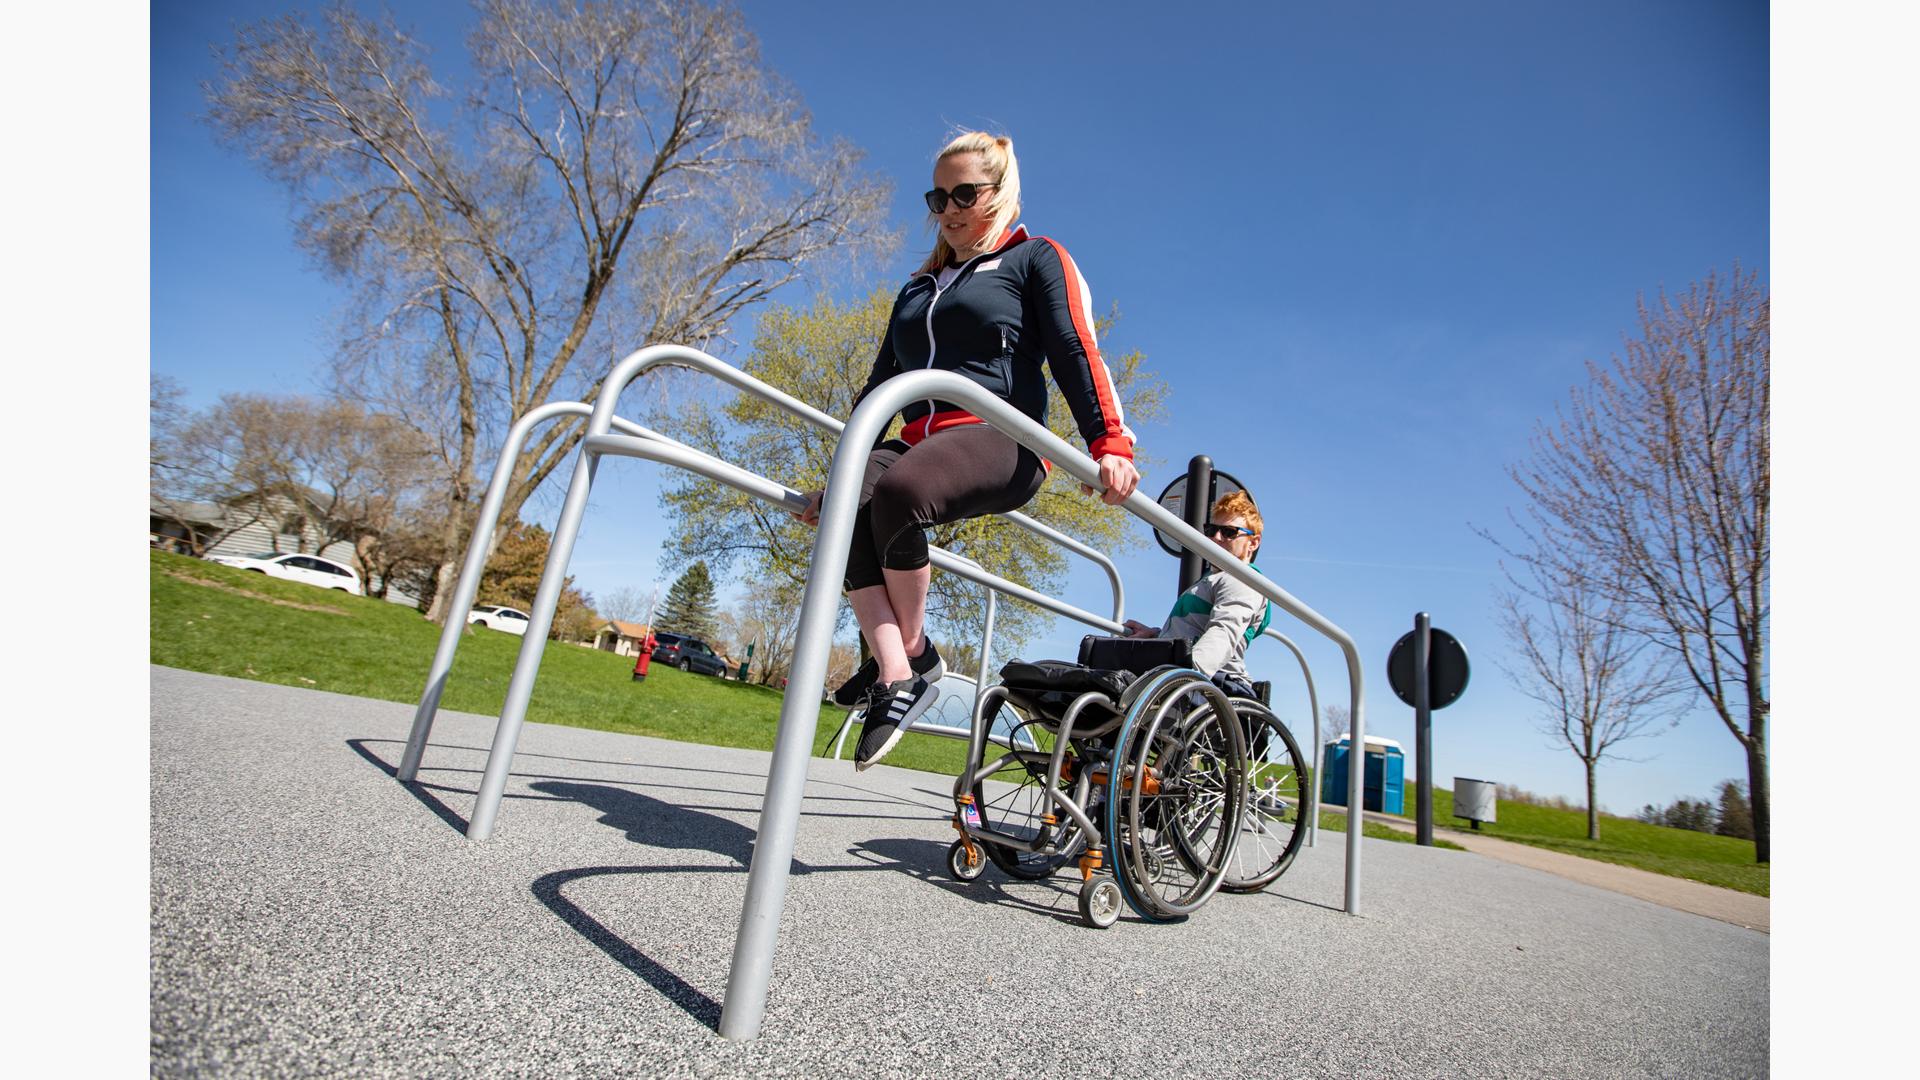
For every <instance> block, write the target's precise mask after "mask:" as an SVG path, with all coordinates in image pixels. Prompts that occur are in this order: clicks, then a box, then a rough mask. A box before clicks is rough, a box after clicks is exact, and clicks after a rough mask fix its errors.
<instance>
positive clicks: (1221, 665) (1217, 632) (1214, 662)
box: [1156, 570, 1273, 679]
mask: <svg viewBox="0 0 1920 1080" xmlns="http://www.w3.org/2000/svg"><path fill="white" fill-rule="evenodd" d="M1272 619H1273V612H1272V611H1271V610H1270V609H1269V608H1268V606H1267V598H1266V597H1264V596H1261V595H1260V594H1259V593H1257V592H1255V591H1254V590H1253V587H1252V586H1250V585H1247V584H1244V583H1243V582H1241V581H1240V580H1239V579H1237V578H1233V577H1229V576H1227V574H1226V572H1225V571H1221V570H1215V571H1214V572H1213V573H1211V574H1208V575H1207V576H1205V577H1203V578H1201V579H1200V580H1199V581H1197V582H1195V583H1194V585H1193V588H1191V589H1188V590H1187V591H1186V592H1183V593H1181V594H1180V598H1179V599H1178V600H1175V601H1174V602H1173V610H1172V611H1170V612H1168V613H1167V622H1166V625H1165V626H1163V627H1161V628H1160V633H1159V634H1158V635H1156V636H1158V637H1163V638H1186V639H1188V640H1190V641H1192V642H1193V666H1194V667H1195V668H1196V669H1198V670H1199V671H1200V673H1201V674H1203V675H1208V676H1211V675H1216V674H1219V673H1221V672H1225V673H1226V674H1228V675H1233V676H1236V677H1238V678H1241V679H1245V678H1246V677H1247V664H1246V656H1247V646H1248V645H1250V644H1252V643H1253V639H1254V638H1256V637H1259V636H1260V631H1262V630H1265V629H1266V628H1267V624H1268V623H1269V622H1271V621H1272Z"/></svg>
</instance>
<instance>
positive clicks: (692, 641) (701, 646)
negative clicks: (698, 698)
mask: <svg viewBox="0 0 1920 1080" xmlns="http://www.w3.org/2000/svg"><path fill="white" fill-rule="evenodd" d="M654 641H655V642H656V644H655V645H654V647H653V659H654V662H655V663H658V664H672V665H673V666H674V667H677V668H679V669H680V670H681V671H697V672H699V673H700V674H702V675H724V674H725V673H726V670H727V665H726V662H725V661H723V660H721V659H720V657H719V655H718V654H716V653H715V652H714V651H713V647H712V646H710V645H708V644H707V643H706V642H704V641H701V640H700V639H699V638H690V637H687V636H686V635H684V634H655V635H654Z"/></svg>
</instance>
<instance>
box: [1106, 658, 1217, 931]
mask: <svg viewBox="0 0 1920 1080" xmlns="http://www.w3.org/2000/svg"><path fill="white" fill-rule="evenodd" d="M1155 680H1156V682H1157V683H1158V685H1156V686H1152V687H1149V688H1148V689H1147V690H1146V691H1144V692H1142V693H1141V694H1140V695H1139V696H1138V697H1137V698H1136V699H1135V701H1134V703H1133V706H1132V708H1130V709H1129V710H1128V714H1127V718H1126V721H1125V722H1124V723H1123V724H1122V726H1121V729H1120V737H1119V741H1118V743H1117V744H1116V746H1115V749H1114V761H1115V763H1116V767H1115V768H1114V769H1113V770H1112V773H1111V776H1110V779H1109V780H1108V791H1107V829H1108V836H1109V839H1110V841H1111V847H1112V850H1113V857H1114V870H1115V874H1114V877H1115V880H1116V881H1117V882H1118V883H1119V887H1120V891H1121V895H1123V896H1124V897H1125V898H1126V900H1127V904H1128V906H1130V907H1132V908H1133V910H1134V911H1135V912H1137V913H1139V915H1140V916H1141V917H1142V918H1144V919H1148V920H1150V921H1153V922H1171V921H1174V920H1177V919H1183V918H1185V917H1186V916H1187V915H1189V914H1192V913H1193V912H1194V911H1196V910H1198V909H1199V907H1200V905H1202V904H1204V903H1206V902H1207V900H1208V898H1210V897H1211V896H1212V895H1213V893H1214V891H1215V890H1216V889H1218V888H1219V887H1220V882H1221V880H1222V878H1223V877H1224V876H1225V875H1226V872H1227V870H1228V866H1229V861H1230V858H1231V856H1232V854H1233V845H1234V842H1235V840H1236V839H1237V834H1238V831H1239V829H1240V817H1241V812H1242V804H1243V802H1244V800H1245V797H1246V772H1245V768H1246V762H1245V741H1244V739H1242V737H1241V733H1240V725H1239V723H1238V722H1236V721H1234V720H1230V719H1229V717H1231V716H1232V715H1233V714H1232V713H1231V711H1230V706H1228V705H1227V702H1226V698H1225V695H1222V694H1220V692H1219V691H1218V690H1217V689H1216V688H1215V687H1214V686H1213V684H1212V683H1211V682H1209V681H1207V680H1206V679H1205V678H1204V677H1202V676H1200V675H1199V674H1198V673H1196V672H1193V671H1176V672H1169V673H1167V674H1164V675H1160V676H1155ZM1195 690H1201V691H1202V693H1203V695H1204V696H1205V701H1206V703H1205V704H1203V705H1201V706H1199V707H1197V708H1196V707H1190V706H1189V705H1188V704H1187V702H1186V699H1187V695H1188V694H1189V693H1191V692H1193V691H1195Z"/></svg>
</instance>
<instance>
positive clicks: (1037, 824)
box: [973, 727, 1086, 881]
mask: <svg viewBox="0 0 1920 1080" xmlns="http://www.w3.org/2000/svg"><path fill="white" fill-rule="evenodd" d="M1033 730H1034V731H1035V732H1036V733H1038V732H1039V729H1038V728H1037V727H1035V728H1033ZM1047 757H1048V755H1047V753H1034V752H1025V751H1022V752H1016V753H1010V754H1008V755H1007V756H1006V757H1004V758H1002V759H1001V761H1000V767H999V768H998V769H997V770H995V771H994V772H993V773H992V774H991V775H989V776H988V777H987V778H986V779H985V780H983V781H981V782H980V783H977V784H975V785H973V804H974V806H975V807H976V808H977V809H978V810H979V811H980V824H981V826H983V827H985V828H988V829H991V830H993V831H994V832H997V833H1005V834H1007V835H1009V836H1013V837H1017V838H1019V839H1021V840H1036V841H1038V842H1040V843H1044V844H1047V845H1049V846H1051V847H1054V848H1056V849H1058V851H1059V854H1054V855H1046V854H1041V853H1039V852H1033V851H1025V850H1022V849H1020V848H1017V847H1007V846H1005V845H1003V844H996V843H993V842H992V841H991V840H980V841H979V844H980V846H981V847H983V848H985V849H986V851H987V858H989V859H992V860H993V865H995V866H997V867H999V868H1000V869H1001V870H1002V871H1004V872H1005V873H1006V874H1007V876H1009V877H1015V878H1019V879H1021V880H1023V881H1040V880H1042V879H1044V878H1048V877H1052V876H1053V872H1054V871H1055V870H1058V869H1060V867H1061V866H1063V865H1065V864H1066V862H1067V861H1068V860H1069V859H1072V858H1073V857H1074V856H1076V855H1078V854H1079V853H1080V849H1081V848H1082V847H1084V846H1086V838H1085V837H1084V836H1081V835H1080V828H1079V826H1077V825H1075V824H1074V822H1073V819H1072V818H1070V817H1067V816H1066V815H1064V814H1059V813H1056V812H1055V810H1054V805H1053V800H1052V799H1050V798H1048V797H1047V792H1046V784H1047ZM1063 787H1064V785H1063ZM1049 816H1052V817H1055V818H1058V821H1056V822H1054V823H1051V824H1050V823H1048V822H1047V821H1046V818H1047V817H1049Z"/></svg>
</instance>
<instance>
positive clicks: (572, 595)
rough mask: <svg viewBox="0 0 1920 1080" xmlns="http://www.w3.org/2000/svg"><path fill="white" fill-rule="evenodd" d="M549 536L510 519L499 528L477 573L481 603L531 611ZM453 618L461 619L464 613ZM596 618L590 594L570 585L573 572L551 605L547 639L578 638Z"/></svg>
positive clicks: (587, 633)
mask: <svg viewBox="0 0 1920 1080" xmlns="http://www.w3.org/2000/svg"><path fill="white" fill-rule="evenodd" d="M552 543H553V537H552V536H551V535H550V534H549V533H548V532H547V530H546V529H544V528H541V527H540V526H538V525H530V524H528V523H527V522H524V521H521V520H519V519H517V518H516V519H514V520H513V521H512V522H511V523H509V524H508V525H507V526H506V528H504V529H501V530H500V533H499V540H498V542H497V543H495V545H494V549H493V558H491V559H488V560H487V568H486V569H485V570H483V571H481V574H480V598H479V602H480V603H482V604H506V605H508V606H509V607H516V608H519V609H520V610H522V611H531V610H533V598H534V596H535V595H537V594H538V593H539V591H540V571H541V570H542V569H544V568H545V567H546V565H547V549H548V548H549V547H551V546H552ZM454 617H456V618H465V617H466V613H465V612H455V613H454ZM599 621H600V617H599V616H598V615H596V614H594V611H593V597H592V596H590V595H588V594H587V593H584V592H582V591H580V590H579V589H577V588H575V587H574V584H573V575H571V574H569V575H567V578H566V580H565V581H563V582H562V583H561V585H560V599H559V601H558V602H557V603H556V604H555V605H554V609H553V625H552V626H551V627H550V628H549V629H548V631H547V637H548V638H549V639H550V640H555V641H560V640H566V641H579V640H582V639H583V638H586V637H591V636H592V634H593V631H594V630H596V629H598V626H597V624H598V623H599Z"/></svg>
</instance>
